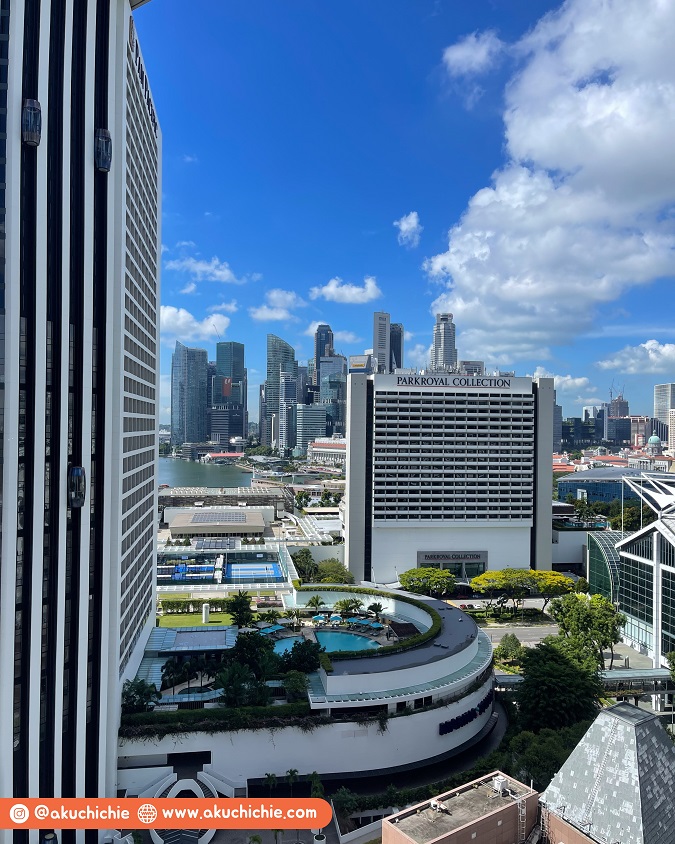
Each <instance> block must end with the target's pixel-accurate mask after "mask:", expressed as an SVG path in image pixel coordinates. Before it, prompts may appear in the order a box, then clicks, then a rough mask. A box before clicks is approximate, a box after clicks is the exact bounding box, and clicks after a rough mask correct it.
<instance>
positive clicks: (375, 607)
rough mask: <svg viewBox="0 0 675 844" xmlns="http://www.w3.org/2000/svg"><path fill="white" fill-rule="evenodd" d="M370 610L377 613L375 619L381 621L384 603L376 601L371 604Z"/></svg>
mask: <svg viewBox="0 0 675 844" xmlns="http://www.w3.org/2000/svg"><path fill="white" fill-rule="evenodd" d="M368 612H372V613H375V621H379V620H380V616H381V615H382V613H383V612H384V604H381V603H380V602H379V601H376V602H375V603H374V604H370V605H369V607H368Z"/></svg>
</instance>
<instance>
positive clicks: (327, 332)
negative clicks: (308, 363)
mask: <svg viewBox="0 0 675 844" xmlns="http://www.w3.org/2000/svg"><path fill="white" fill-rule="evenodd" d="M332 354H333V332H332V330H331V327H330V325H325V324H324V323H322V324H321V325H317V327H316V331H315V332H314V360H315V367H314V383H315V384H317V385H320V384H321V358H322V357H324V356H329V357H330V355H332Z"/></svg>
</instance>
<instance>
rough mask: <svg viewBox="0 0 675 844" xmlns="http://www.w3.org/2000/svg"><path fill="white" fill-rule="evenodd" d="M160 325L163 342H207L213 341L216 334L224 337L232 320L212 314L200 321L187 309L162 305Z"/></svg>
mask: <svg viewBox="0 0 675 844" xmlns="http://www.w3.org/2000/svg"><path fill="white" fill-rule="evenodd" d="M159 325H160V331H161V334H162V339H163V340H168V341H169V342H173V341H174V340H180V341H181V342H194V341H197V340H201V341H205V340H213V338H214V336H215V333H217V334H220V335H224V334H225V332H226V330H227V328H228V327H229V325H230V318H229V317H226V316H223V315H222V314H211V316H208V317H205V318H204V319H202V320H199V319H197V318H196V317H195V316H193V315H192V314H191V313H190V312H189V311H187V310H186V309H185V308H175V307H173V305H162V306H161V308H160V324H159ZM214 329H215V332H214Z"/></svg>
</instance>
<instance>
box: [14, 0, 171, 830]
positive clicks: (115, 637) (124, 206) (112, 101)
mask: <svg viewBox="0 0 675 844" xmlns="http://www.w3.org/2000/svg"><path fill="white" fill-rule="evenodd" d="M133 5H136V4H133ZM0 20H1V21H2V27H0V58H2V59H3V62H2V64H3V65H4V68H5V75H4V76H2V77H0V115H1V116H0V122H1V124H2V125H1V131H2V132H3V136H2V137H3V138H6V140H3V142H2V143H3V153H2V158H0V169H1V170H2V174H1V178H0V181H2V182H3V185H4V190H3V193H2V195H1V196H2V201H3V206H5V207H3V209H2V211H1V212H0V213H1V214H2V218H3V219H2V223H3V225H2V226H1V227H0V230H1V231H2V235H1V236H2V239H3V241H4V243H3V249H2V250H1V251H0V256H1V257H0V321H1V322H2V329H3V330H0V360H1V361H2V363H3V366H4V369H3V371H2V374H1V375H0V383H1V384H2V390H0V393H2V397H1V398H0V415H2V416H3V418H2V419H0V437H2V442H1V443H0V446H1V448H0V460H1V461H2V470H1V471H0V478H2V479H3V480H4V489H2V490H0V502H4V506H2V512H1V514H0V518H1V531H2V532H1V536H2V544H1V551H0V553H1V559H0V672H1V674H2V677H3V683H2V684H1V685H0V723H1V724H2V725H3V726H2V729H0V758H2V765H0V794H2V795H3V796H5V797H7V796H12V795H13V796H16V797H50V796H54V795H57V796H63V797H73V796H92V797H93V796H99V795H109V796H113V795H114V794H115V793H116V792H115V788H116V762H117V731H118V727H119V714H120V691H121V685H122V683H123V681H124V680H125V679H127V678H129V677H133V676H134V675H135V673H136V670H137V668H138V665H139V662H140V658H141V656H142V649H143V646H144V644H145V641H146V639H147V636H148V634H149V632H150V629H151V628H152V627H153V626H154V621H155V606H154V600H155V599H154V588H155V577H154V548H155V546H154V543H155V523H156V511H157V505H156V474H155V470H156V453H157V440H156V433H155V432H156V429H157V390H158V381H159V379H158V357H157V342H158V336H157V334H158V309H159V288H158V266H159V257H160V249H159V247H160V238H159V197H160V161H161V134H160V131H159V127H158V124H157V119H156V116H155V109H154V106H153V100H152V94H151V92H150V89H149V85H148V78H147V75H146V73H145V69H144V64H143V58H142V56H141V52H140V48H139V44H138V41H137V39H136V33H135V29H134V25H133V21H132V18H131V8H130V5H129V2H128V0H115V2H111V0H97V2H89V3H87V2H86V0H75V2H74V3H66V2H60V0H52V2H50V3H45V2H43V3H42V4H40V3H39V2H38V0H24V2H21V3H12V4H11V9H10V6H9V4H7V3H3V4H2V12H1V17H0ZM5 208H6V210H5ZM5 278H6V279H7V280H8V281H7V283H6V284H5ZM10 279H11V283H10V282H9V280H10ZM0 483H1V481H0ZM8 502H9V503H10V505H9V506H8ZM0 506H1V504H0ZM11 836H12V833H11V832H0V839H1V840H3V841H4V840H6V839H7V838H9V837H11ZM86 837H87V838H89V839H90V840H91V839H93V840H96V838H97V833H96V832H91V833H87V836H86ZM14 838H15V840H17V839H18V840H20V841H28V840H29V835H28V833H27V832H25V831H20V830H17V831H16V832H15V833H14ZM60 838H61V841H62V842H64V843H65V844H69V842H72V841H74V840H75V833H74V832H72V831H70V832H69V831H63V832H61V833H60Z"/></svg>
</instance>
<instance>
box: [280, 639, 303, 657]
mask: <svg viewBox="0 0 675 844" xmlns="http://www.w3.org/2000/svg"><path fill="white" fill-rule="evenodd" d="M301 639H302V636H286V638H285V639H277V641H276V642H275V643H274V651H275V653H278V654H285V653H286V651H290V649H291V648H292V647H293V645H294V644H295V643H296V642H299V641H300V640H301Z"/></svg>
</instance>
